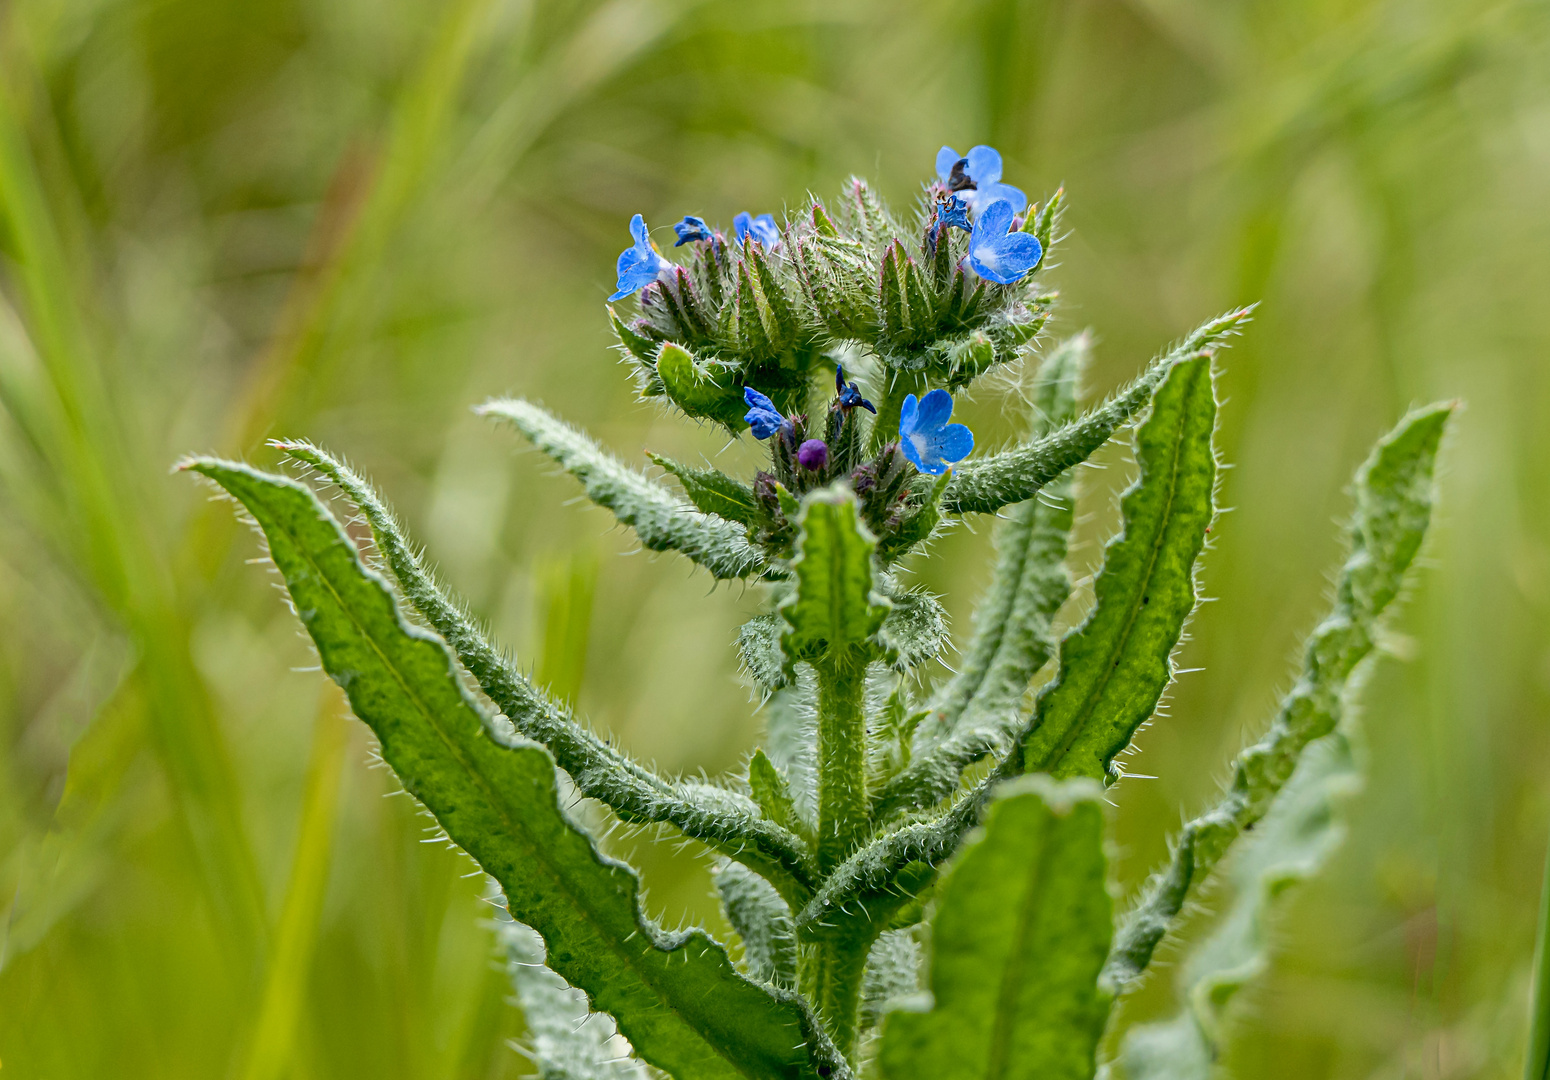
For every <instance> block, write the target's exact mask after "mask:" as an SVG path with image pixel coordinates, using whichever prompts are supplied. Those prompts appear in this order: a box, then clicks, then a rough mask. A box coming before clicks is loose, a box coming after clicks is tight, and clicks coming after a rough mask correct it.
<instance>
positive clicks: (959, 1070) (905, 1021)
mask: <svg viewBox="0 0 1550 1080" xmlns="http://www.w3.org/2000/svg"><path fill="white" fill-rule="evenodd" d="M1102 807H1103V803H1102V791H1101V789H1100V788H1099V787H1098V785H1097V784H1094V783H1092V782H1091V781H1088V780H1077V781H1071V782H1067V783H1065V784H1060V783H1056V782H1053V781H1051V780H1050V779H1049V778H1048V777H1044V776H1032V777H1023V778H1021V779H1019V780H1014V781H1012V782H1010V783H1007V784H1004V785H1002V786H1001V788H1000V789H998V791H997V798H996V799H995V801H993V802H992V803H991V804H990V807H989V811H988V813H987V814H986V818H985V824H984V827H983V828H982V829H981V830H979V831H978V833H977V834H975V835H971V836H970V837H969V838H968V839H967V840H966V841H965V843H964V846H963V847H962V848H961V849H960V850H959V852H958V854H957V855H955V856H954V858H953V861H952V862H951V864H950V865H949V866H948V868H947V870H946V871H945V872H944V873H943V875H942V877H941V880H940V881H939V882H938V884H937V887H936V911H935V914H934V915H933V916H932V918H931V963H930V967H931V973H930V989H931V995H932V1003H931V1007H930V1009H929V1011H925V1012H907V1011H902V1010H900V1011H895V1012H893V1013H890V1014H889V1015H888V1016H887V1018H886V1019H885V1020H884V1023H883V1035H882V1044H881V1049H880V1051H879V1054H878V1066H879V1073H880V1075H881V1076H882V1077H883V1078H884V1080H985V1078H987V1077H992V1078H995V1080H1091V1077H1092V1075H1093V1070H1094V1068H1095V1060H1094V1059H1095V1055H1096V1051H1097V1045H1098V1040H1099V1038H1100V1037H1101V1036H1102V1034H1103V1027H1104V1023H1105V1021H1106V1019H1107V1017H1108V1005H1109V1001H1108V998H1107V997H1106V996H1105V995H1104V994H1103V993H1102V992H1101V991H1100V990H1099V988H1098V982H1097V976H1098V970H1099V969H1100V968H1101V967H1102V966H1103V959H1104V956H1105V955H1106V954H1107V952H1108V948H1109V936H1110V933H1111V931H1112V922H1111V917H1112V912H1111V901H1110V899H1109V893H1108V888H1107V882H1106V881H1105V873H1106V865H1105V860H1104V856H1103V810H1102Z"/></svg>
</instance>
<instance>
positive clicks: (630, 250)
mask: <svg viewBox="0 0 1550 1080" xmlns="http://www.w3.org/2000/svg"><path fill="white" fill-rule="evenodd" d="M630 235H631V236H633V237H634V238H635V243H634V244H633V245H632V246H630V247H627V248H625V249H624V250H623V251H621V252H620V253H619V261H618V262H617V263H616V264H615V265H614V269H615V271H616V272H617V274H618V276H619V280H618V283H617V284H616V285H615V289H616V290H617V291H615V292H614V294H613V295H612V296H610V297H609V298H608V299H609V301H610V302H612V301H614V300H620V299H622V298H624V297H626V296H629V295H630V294H631V293H635V292H639V291H640V290H641V289H644V288H645V287H646V286H647V285H650V284H651V283H652V282H653V281H655V280H656V279H657V275H658V274H660V273H661V272H662V271H663V270H668V269H671V268H672V265H673V264H672V263H670V262H668V261H667V260H666V259H664V258H663V257H662V253H661V252H659V251H658V250H657V248H656V245H655V244H653V243H652V242H651V231H650V230H649V229H647V228H646V219H645V218H643V217H642V216H641V215H639V214H636V215H635V216H634V217H632V218H631V219H630Z"/></svg>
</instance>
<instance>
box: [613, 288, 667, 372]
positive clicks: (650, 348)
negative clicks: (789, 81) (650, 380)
mask: <svg viewBox="0 0 1550 1080" xmlns="http://www.w3.org/2000/svg"><path fill="white" fill-rule="evenodd" d="M608 321H609V322H611V323H613V327H614V333H615V334H616V335H617V336H618V338H619V344H620V345H621V346H622V347H623V348H624V351H625V352H627V353H629V354H630V355H631V356H633V357H634V358H635V359H637V360H639V361H640V362H641V363H642V364H644V365H645V366H646V367H648V368H651V369H653V370H654V369H655V368H656V366H657V342H655V341H652V340H651V339H650V338H648V337H645V336H644V335H641V334H637V333H636V332H635V331H634V330H631V329H630V327H629V324H628V323H626V322H625V321H624V320H623V319H621V318H619V313H618V312H617V311H615V310H614V306H613V305H612V304H609V305H608Z"/></svg>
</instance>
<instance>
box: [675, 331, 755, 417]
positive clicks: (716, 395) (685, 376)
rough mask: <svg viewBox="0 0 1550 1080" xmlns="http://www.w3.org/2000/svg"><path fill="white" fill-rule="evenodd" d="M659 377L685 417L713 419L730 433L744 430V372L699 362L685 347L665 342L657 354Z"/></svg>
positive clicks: (713, 363) (722, 365)
mask: <svg viewBox="0 0 1550 1080" xmlns="http://www.w3.org/2000/svg"><path fill="white" fill-rule="evenodd" d="M657 377H658V378H660V379H661V380H662V388H663V392H664V393H666V394H667V397H668V400H670V401H671V402H672V403H673V404H674V405H677V406H678V407H679V408H680V409H682V410H683V411H684V413H685V414H687V415H689V416H693V417H697V418H701V419H705V420H714V421H716V423H718V424H721V425H722V426H723V427H725V428H726V429H727V430H728V431H731V432H734V433H735V432H738V431H742V430H743V429H744V428H746V427H747V426H748V424H747V422H746V421H745V420H744V419H743V414H744V413H745V412H746V411H747V406H746V405H745V404H744V402H743V387H742V372H741V371H740V370H739V369H738V368H737V367H735V366H731V365H727V364H722V363H719V362H717V361H704V362H702V361H698V360H696V359H695V358H694V355H693V354H692V353H690V352H689V350H688V349H685V348H684V347H683V346H682V345H679V344H677V343H675V342H671V341H669V342H666V343H665V344H663V346H662V348H661V351H659V352H658V353H657Z"/></svg>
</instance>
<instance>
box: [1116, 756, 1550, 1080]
mask: <svg viewBox="0 0 1550 1080" xmlns="http://www.w3.org/2000/svg"><path fill="white" fill-rule="evenodd" d="M1360 786H1361V772H1360V769H1359V768H1358V766H1357V764H1356V762H1355V761H1354V760H1353V758H1352V753H1351V746H1350V744H1349V742H1347V740H1346V737H1345V736H1344V735H1342V734H1340V733H1339V732H1336V733H1333V734H1330V735H1327V736H1325V737H1324V738H1322V739H1320V740H1319V741H1318V742H1316V743H1314V744H1313V745H1312V746H1310V747H1308V750H1307V753H1305V754H1304V755H1303V759H1302V761H1301V763H1300V764H1299V765H1298V767H1297V772H1296V774H1295V775H1294V776H1293V777H1292V780H1291V782H1290V783H1288V784H1287V786H1286V788H1285V790H1284V791H1283V792H1282V793H1281V796H1280V797H1279V798H1278V799H1276V801H1275V806H1274V807H1273V808H1272V809H1271V811H1270V813H1269V814H1268V815H1267V816H1266V817H1265V820H1264V821H1263V823H1262V824H1261V826H1260V828H1259V829H1258V830H1257V831H1256V832H1255V833H1254V836H1253V838H1252V839H1251V840H1250V841H1249V843H1248V845H1247V847H1246V848H1245V850H1244V851H1243V852H1242V854H1241V856H1239V857H1237V859H1236V860H1235V861H1234V863H1233V866H1232V873H1231V878H1232V881H1233V885H1234V887H1235V890H1236V896H1235V898H1234V900H1233V903H1232V906H1231V907H1229V908H1228V909H1227V911H1226V912H1225V913H1224V914H1223V915H1222V916H1221V917H1220V919H1219V920H1218V924H1217V927H1216V929H1215V930H1214V931H1213V932H1212V933H1211V936H1210V937H1208V938H1206V940H1204V941H1202V942H1201V943H1200V944H1199V945H1197V946H1196V947H1195V948H1193V949H1192V950H1191V951H1190V955H1189V958H1188V959H1187V960H1186V961H1185V962H1184V966H1183V970H1182V971H1181V973H1180V978H1179V996H1180V998H1181V999H1182V1000H1183V1002H1184V1007H1183V1008H1182V1009H1181V1010H1180V1012H1179V1014H1178V1015H1177V1016H1175V1017H1173V1018H1172V1019H1170V1020H1164V1021H1159V1022H1157V1023H1151V1024H1143V1025H1141V1026H1140V1027H1137V1028H1134V1029H1132V1030H1131V1031H1129V1032H1127V1033H1126V1035H1125V1040H1124V1043H1123V1044H1122V1046H1121V1050H1120V1061H1121V1064H1122V1065H1123V1068H1124V1075H1125V1078H1126V1080H1211V1078H1212V1076H1214V1075H1215V1074H1216V1062H1217V1061H1219V1060H1220V1058H1221V1056H1222V1054H1223V1053H1224V1051H1225V1049H1226V1047H1225V1041H1226V1035H1227V1024H1228V1020H1229V1009H1230V1008H1231V1006H1232V1003H1233V1002H1234V1001H1235V1000H1236V999H1237V996H1238V993H1239V991H1241V990H1242V989H1243V988H1244V987H1245V986H1247V985H1248V984H1249V983H1250V982H1252V981H1253V980H1254V979H1256V978H1258V977H1259V976H1260V975H1261V974H1262V973H1263V972H1264V971H1265V969H1266V968H1267V967H1268V966H1269V964H1270V949H1271V942H1270V935H1269V920H1270V916H1271V912H1272V910H1273V908H1274V907H1275V905H1276V903H1277V901H1278V900H1279V899H1280V898H1281V897H1282V896H1284V895H1285V894H1286V892H1287V891H1288V890H1289V889H1290V888H1291V886H1293V885H1295V884H1297V883H1299V882H1302V881H1306V880H1308V879H1309V878H1311V877H1312V876H1313V875H1314V874H1316V873H1318V871H1319V869H1320V868H1321V867H1322V866H1323V865H1324V862H1325V860H1326V859H1328V858H1329V856H1330V854H1331V853H1332V852H1333V851H1334V850H1335V848H1337V847H1339V845H1340V842H1341V840H1342V839H1344V837H1345V826H1344V823H1343V822H1342V821H1341V820H1340V818H1339V817H1338V816H1337V809H1338V804H1339V803H1341V802H1343V801H1344V800H1345V799H1347V798H1349V797H1350V796H1351V795H1352V794H1353V793H1354V792H1355V791H1356V789H1357V788H1359V787H1360ZM1535 1080H1539V1078H1537V1077H1536V1078H1535Z"/></svg>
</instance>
